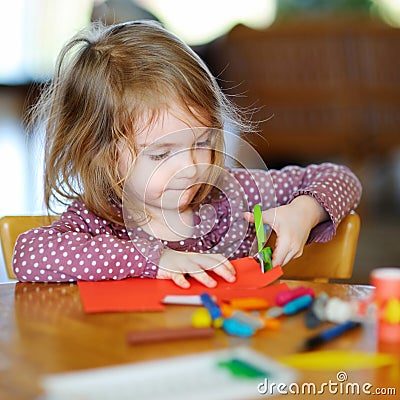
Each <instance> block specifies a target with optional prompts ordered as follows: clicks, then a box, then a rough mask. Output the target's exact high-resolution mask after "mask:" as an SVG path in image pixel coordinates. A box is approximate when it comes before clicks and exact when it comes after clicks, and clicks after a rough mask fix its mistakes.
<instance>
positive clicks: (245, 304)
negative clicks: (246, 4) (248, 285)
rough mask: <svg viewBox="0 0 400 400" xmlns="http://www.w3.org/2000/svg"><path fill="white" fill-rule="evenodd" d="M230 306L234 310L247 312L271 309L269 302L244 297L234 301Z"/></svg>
mask: <svg viewBox="0 0 400 400" xmlns="http://www.w3.org/2000/svg"><path fill="white" fill-rule="evenodd" d="M229 304H230V306H231V307H232V308H237V309H239V310H245V311H254V310H262V309H264V308H268V307H269V303H268V301H267V300H265V299H262V298H259V297H242V298H238V299H232V300H231V301H230V303H229Z"/></svg>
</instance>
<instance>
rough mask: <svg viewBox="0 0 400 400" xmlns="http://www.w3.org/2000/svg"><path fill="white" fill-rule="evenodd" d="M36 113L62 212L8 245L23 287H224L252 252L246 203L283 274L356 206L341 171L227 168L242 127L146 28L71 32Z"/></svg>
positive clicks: (188, 55)
mask: <svg viewBox="0 0 400 400" xmlns="http://www.w3.org/2000/svg"><path fill="white" fill-rule="evenodd" d="M36 114H37V115H36V117H40V118H42V117H43V118H44V119H45V132H46V147H45V201H46V205H47V207H48V208H49V210H52V209H54V207H53V205H54V201H57V202H61V203H62V204H65V205H66V206H68V207H67V209H66V211H65V212H64V213H62V215H61V217H60V219H59V220H57V221H56V222H54V223H53V224H52V225H51V226H48V227H41V228H37V229H32V230H30V231H28V232H26V233H24V234H22V235H20V237H19V238H18V240H17V243H16V246H15V253H14V259H13V267H14V271H15V274H16V276H17V277H18V279H19V280H21V281H32V282H36V281H40V282H64V281H76V280H93V281H96V280H106V279H124V278H129V277H141V278H158V279H172V280H173V281H174V282H175V283H176V284H177V285H179V286H181V287H188V286H190V282H189V280H188V279H187V278H188V276H192V277H193V278H195V279H197V280H198V281H199V282H201V283H202V284H204V285H205V286H207V287H212V286H215V284H216V281H215V279H214V278H213V276H212V275H213V274H218V275H220V276H221V277H223V278H224V279H225V280H227V281H229V282H233V281H234V280H235V270H234V268H233V266H232V264H231V263H230V262H229V260H230V259H235V258H239V257H245V256H248V255H252V254H254V253H253V245H254V242H255V229H254V224H253V222H254V219H253V215H252V213H251V212H252V210H253V207H254V205H256V204H259V203H260V204H262V206H263V209H264V210H265V211H264V212H263V221H264V223H266V224H269V225H270V226H271V227H272V228H273V229H274V230H275V232H276V234H277V238H278V239H277V244H276V248H275V250H274V254H273V265H274V266H276V265H282V266H283V265H285V264H286V263H287V262H288V261H289V260H291V259H292V258H296V257H299V256H300V255H301V254H302V251H303V247H304V245H305V244H306V243H307V242H310V241H328V240H330V239H331V238H332V236H333V235H334V234H335V230H336V227H337V226H338V224H339V223H340V221H341V220H342V219H343V217H344V216H345V215H346V214H348V213H349V211H350V210H352V209H354V208H355V207H357V205H358V202H359V200H360V195H361V186H360V183H359V181H358V179H357V178H356V177H355V176H354V174H353V173H352V172H351V171H349V169H347V168H346V167H344V166H338V165H333V164H330V163H325V164H321V165H310V166H308V167H306V168H300V167H297V166H288V167H286V168H283V169H282V170H273V171H267V170H248V169H246V168H234V169H229V168H226V167H224V139H223V137H224V132H223V128H224V123H229V124H230V126H231V125H232V124H235V125H236V127H237V128H238V129H240V130H242V131H243V130H244V129H249V125H248V124H246V122H245V119H244V118H243V116H242V115H241V114H240V112H239V110H238V109H237V108H235V107H234V105H233V104H231V103H230V102H229V101H228V99H227V98H226V97H225V96H224V94H223V93H222V92H221V90H220V88H219V87H218V85H217V83H216V80H215V79H214V77H213V76H212V75H211V74H210V72H209V70H208V68H207V67H206V65H205V64H204V63H203V62H202V61H201V60H200V59H199V57H198V56H197V55H196V54H195V53H194V52H193V51H192V50H191V49H190V48H189V47H188V46H187V45H186V44H184V43H183V42H182V41H181V40H180V39H178V38H177V37H176V36H174V35H173V34H171V33H170V32H168V31H166V30H165V29H164V28H163V27H161V26H160V25H159V24H157V23H155V22H149V21H146V22H145V21H135V22H129V23H123V24H118V25H114V26H109V27H103V26H101V25H99V24H93V25H92V26H91V27H90V28H89V29H87V30H86V31H84V32H81V33H80V34H78V35H77V36H75V37H74V38H73V39H72V40H71V41H70V42H69V43H67V44H66V46H65V47H64V48H63V50H62V52H61V54H60V56H59V59H58V63H57V68H56V73H55V77H54V80H53V82H52V83H51V85H50V86H49V88H48V89H47V90H46V91H45V93H44V94H43V96H42V97H41V100H40V102H39V104H38V106H37V107H36ZM36 120H37V118H36ZM211 271H212V273H211Z"/></svg>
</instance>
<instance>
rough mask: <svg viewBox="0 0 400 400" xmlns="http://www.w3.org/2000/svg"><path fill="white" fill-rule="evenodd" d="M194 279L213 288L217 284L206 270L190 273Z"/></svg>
mask: <svg viewBox="0 0 400 400" xmlns="http://www.w3.org/2000/svg"><path fill="white" fill-rule="evenodd" d="M191 276H192V277H193V278H194V279H196V280H197V281H198V282H200V283H201V284H203V285H204V286H207V287H209V288H213V287H215V286H217V282H216V281H215V279H213V278H211V276H210V275H208V274H207V273H206V272H200V273H198V274H192V275H191Z"/></svg>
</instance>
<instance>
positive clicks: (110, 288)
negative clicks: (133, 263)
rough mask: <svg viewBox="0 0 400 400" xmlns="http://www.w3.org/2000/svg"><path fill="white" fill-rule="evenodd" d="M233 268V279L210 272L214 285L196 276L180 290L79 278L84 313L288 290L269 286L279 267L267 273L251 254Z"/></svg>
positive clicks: (155, 283) (161, 283)
mask: <svg viewBox="0 0 400 400" xmlns="http://www.w3.org/2000/svg"><path fill="white" fill-rule="evenodd" d="M231 262H232V264H233V265H234V266H235V268H236V281H235V282H234V283H229V282H226V281H225V280H224V279H223V278H221V277H219V276H218V275H216V274H213V278H214V279H215V280H216V281H217V286H216V287H215V288H211V289H210V288H206V287H205V286H204V285H202V284H201V283H199V282H197V281H196V280H195V279H190V283H191V286H190V288H188V289H183V288H180V287H178V286H176V284H175V283H174V282H173V281H171V280H169V279H168V280H160V279H148V278H143V279H141V278H130V279H124V280H120V281H102V282H86V281H79V282H78V288H79V291H80V295H81V299H82V303H83V308H84V310H85V312H87V313H93V312H110V311H162V310H163V309H164V308H165V306H164V305H163V304H162V303H161V301H162V299H163V298H164V297H165V296H166V295H183V294H186V295H189V294H190V295H193V294H201V293H204V292H208V293H210V294H212V295H214V296H216V297H217V298H218V299H219V300H229V299H232V298H238V297H262V298H265V299H267V300H268V301H270V302H271V296H272V294H273V296H275V295H276V294H277V293H278V292H279V291H281V290H287V286H286V284H280V285H274V286H277V287H274V286H268V287H266V286H267V285H269V284H270V283H272V282H274V281H275V280H276V279H278V278H279V277H280V276H282V274H283V271H282V269H281V268H280V267H275V268H272V269H271V270H269V271H267V272H266V273H262V272H261V270H260V264H259V263H258V262H257V261H255V260H254V259H253V258H252V257H246V258H241V259H238V260H233V261H231Z"/></svg>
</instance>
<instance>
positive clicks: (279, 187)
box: [234, 163, 362, 241]
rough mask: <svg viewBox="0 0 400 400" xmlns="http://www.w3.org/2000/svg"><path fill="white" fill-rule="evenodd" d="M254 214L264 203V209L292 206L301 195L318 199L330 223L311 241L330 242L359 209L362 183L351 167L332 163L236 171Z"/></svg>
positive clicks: (315, 231) (315, 232)
mask: <svg viewBox="0 0 400 400" xmlns="http://www.w3.org/2000/svg"><path fill="white" fill-rule="evenodd" d="M234 173H235V176H236V178H237V179H238V180H239V181H240V182H241V186H242V188H243V190H244V191H245V192H246V198H247V201H248V205H249V210H250V211H251V210H252V208H253V207H254V205H255V204H257V203H261V204H262V206H263V208H264V209H268V208H272V207H278V206H281V205H284V204H288V203H290V202H291V201H292V200H293V199H294V198H296V197H298V196H301V195H309V196H312V197H314V198H315V199H316V200H317V201H318V203H319V204H320V205H321V206H322V207H323V208H324V209H325V210H326V211H327V213H328V214H329V217H330V220H329V221H326V222H324V223H321V224H319V225H317V226H316V227H315V228H314V229H313V230H312V231H311V234H310V238H309V241H328V240H330V239H331V238H332V237H333V235H334V234H335V232H336V228H337V226H338V224H339V223H340V221H341V220H342V219H343V218H344V217H345V216H346V215H347V214H348V213H349V212H350V211H351V210H354V209H356V208H357V206H358V204H359V201H360V198H361V192H362V189H361V184H360V181H359V180H358V178H357V177H356V176H355V175H354V173H353V172H351V171H350V169H349V168H347V167H345V166H341V165H336V164H332V163H323V164H319V165H314V164H313V165H309V166H307V167H304V168H303V167H299V166H288V167H285V168H283V169H281V170H270V171H265V170H243V169H238V170H235V172H234Z"/></svg>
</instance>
